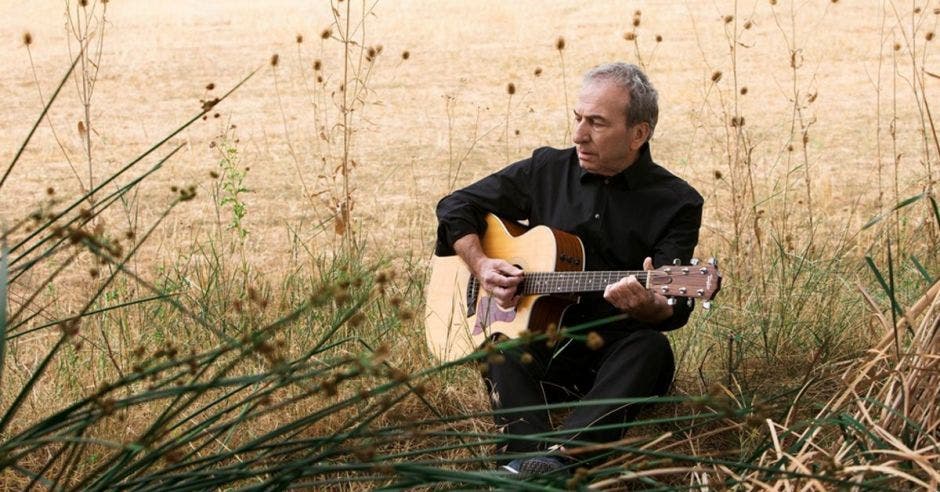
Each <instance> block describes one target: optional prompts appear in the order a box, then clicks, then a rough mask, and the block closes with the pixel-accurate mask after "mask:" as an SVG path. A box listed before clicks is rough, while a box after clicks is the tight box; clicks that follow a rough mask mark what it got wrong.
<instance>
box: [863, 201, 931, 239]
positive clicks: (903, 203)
mask: <svg viewBox="0 0 940 492" xmlns="http://www.w3.org/2000/svg"><path fill="white" fill-rule="evenodd" d="M924 196H925V194H924V193H920V194H918V195H914V196H912V197H910V198H906V199H904V200H901V201H900V202H898V204H897V205H895V206H894V207H893V208H892V209H891V211H892V212H894V211H896V210H900V209H902V208H904V207H907V206H908V205H910V204H912V203H916V202H917V201H918V200H920V199H922V198H924ZM930 199H931V200H933V197H930ZM936 209H937V203H936V202H934V211H935V212H936ZM886 215H887V214H886V213H881V214H878V215H876V216H874V217H872V218H871V219H870V220H869V221H868V222H866V223H865V225H863V226H862V230H863V231H864V230H865V229H868V228H869V227H871V226H873V225H875V224H877V223H879V222H881V220H882V219H884V218H885V216H886ZM937 217H938V218H937V220H938V224H940V214H938V215H937Z"/></svg>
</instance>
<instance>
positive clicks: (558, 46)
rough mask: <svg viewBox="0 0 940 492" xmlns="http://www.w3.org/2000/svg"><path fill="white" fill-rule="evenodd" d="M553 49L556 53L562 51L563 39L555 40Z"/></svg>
mask: <svg viewBox="0 0 940 492" xmlns="http://www.w3.org/2000/svg"><path fill="white" fill-rule="evenodd" d="M555 49H556V50H558V51H563V50H564V49H565V38H564V37H562V36H558V39H556V40H555Z"/></svg>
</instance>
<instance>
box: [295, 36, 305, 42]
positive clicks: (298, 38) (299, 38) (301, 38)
mask: <svg viewBox="0 0 940 492" xmlns="http://www.w3.org/2000/svg"><path fill="white" fill-rule="evenodd" d="M294 40H295V41H297V44H300V43H303V42H304V35H303V34H298V35H297V37H296V38H294Z"/></svg>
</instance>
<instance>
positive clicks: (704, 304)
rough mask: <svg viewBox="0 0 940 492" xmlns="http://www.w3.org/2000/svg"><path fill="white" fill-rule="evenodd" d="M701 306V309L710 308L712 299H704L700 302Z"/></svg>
mask: <svg viewBox="0 0 940 492" xmlns="http://www.w3.org/2000/svg"><path fill="white" fill-rule="evenodd" d="M702 308H703V309H711V308H712V301H704V302H702Z"/></svg>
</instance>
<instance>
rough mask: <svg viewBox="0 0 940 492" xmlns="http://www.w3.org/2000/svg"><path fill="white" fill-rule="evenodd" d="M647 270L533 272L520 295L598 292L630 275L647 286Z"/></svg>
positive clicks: (529, 274)
mask: <svg viewBox="0 0 940 492" xmlns="http://www.w3.org/2000/svg"><path fill="white" fill-rule="evenodd" d="M650 274H654V272H650V271H647V270H636V271H630V270H624V271H597V272H534V273H526V274H525V280H524V281H523V283H522V291H521V292H520V293H521V294H522V295H540V294H576V293H580V292H600V291H603V290H604V289H605V288H606V287H607V286H608V285H610V284H612V283H615V282H617V281H619V280H620V279H622V278H624V277H629V276H630V275H634V276H636V279H637V280H639V281H640V283H641V284H643V285H647V276H648V275H650Z"/></svg>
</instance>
